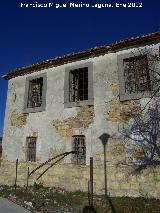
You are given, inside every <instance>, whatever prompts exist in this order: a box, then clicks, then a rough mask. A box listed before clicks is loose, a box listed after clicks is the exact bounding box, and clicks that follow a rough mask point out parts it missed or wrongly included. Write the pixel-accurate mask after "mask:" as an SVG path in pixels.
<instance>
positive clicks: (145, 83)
mask: <svg viewBox="0 0 160 213" xmlns="http://www.w3.org/2000/svg"><path fill="white" fill-rule="evenodd" d="M123 64H124V79H125V92H127V93H137V92H143V91H148V90H150V89H151V85H150V76H149V68H148V61H147V56H146V55H145V56H137V57H133V58H127V59H124V60H123Z"/></svg>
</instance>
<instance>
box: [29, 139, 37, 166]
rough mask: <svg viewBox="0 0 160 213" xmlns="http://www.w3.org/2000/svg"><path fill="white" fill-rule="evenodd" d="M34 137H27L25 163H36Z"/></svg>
mask: <svg viewBox="0 0 160 213" xmlns="http://www.w3.org/2000/svg"><path fill="white" fill-rule="evenodd" d="M36 140H37V138H36V137H27V161H31V162H34V161H36Z"/></svg>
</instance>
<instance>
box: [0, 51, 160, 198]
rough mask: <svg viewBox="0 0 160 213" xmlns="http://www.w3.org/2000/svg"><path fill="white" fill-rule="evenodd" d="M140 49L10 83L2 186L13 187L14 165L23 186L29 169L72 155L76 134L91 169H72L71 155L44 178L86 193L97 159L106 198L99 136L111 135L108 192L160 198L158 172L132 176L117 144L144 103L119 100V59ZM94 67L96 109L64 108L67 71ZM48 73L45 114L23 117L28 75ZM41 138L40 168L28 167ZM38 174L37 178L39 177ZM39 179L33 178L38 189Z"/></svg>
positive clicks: (98, 188) (99, 188)
mask: <svg viewBox="0 0 160 213" xmlns="http://www.w3.org/2000/svg"><path fill="white" fill-rule="evenodd" d="M134 50H135V49H134V48H132V49H130V50H121V51H119V52H115V53H108V54H106V55H103V56H99V57H94V58H89V59H85V60H81V61H76V62H73V63H69V64H64V65H61V66H58V67H52V68H48V69H44V70H40V71H39V72H37V73H31V74H26V75H25V76H19V77H15V78H13V79H11V80H9V85H8V96H7V105H6V114H5V122H4V134H3V162H2V166H1V168H0V169H1V170H0V184H10V185H13V184H14V177H15V161H16V159H19V167H18V184H19V185H24V184H26V175H27V166H28V165H29V167H30V169H32V168H34V167H35V166H37V165H39V164H40V163H43V162H45V161H46V160H48V158H50V157H53V156H56V155H57V154H60V153H62V152H67V151H71V150H72V136H73V135H76V134H77V132H78V133H79V134H82V135H84V136H85V141H86V165H84V166H78V165H73V164H71V156H67V157H66V158H65V159H64V160H63V161H62V162H61V163H60V164H59V165H57V166H55V167H54V168H52V169H50V170H49V171H48V172H47V173H46V174H45V175H44V176H43V177H42V178H41V179H40V181H41V182H43V184H45V185H49V186H59V187H64V188H66V189H67V190H83V191H87V187H88V186H87V185H88V179H89V161H90V157H93V159H94V189H95V193H97V194H103V193H104V169H103V168H104V161H103V159H104V153H103V150H104V147H103V146H102V143H101V140H100V138H99V137H100V136H101V135H102V134H104V133H107V134H109V135H110V140H109V142H108V144H107V180H108V191H109V193H110V194H111V195H113V196H152V197H160V187H158V186H159V185H158V184H159V177H160V173H159V169H158V168H157V169H153V170H152V169H147V170H145V171H144V172H143V173H142V174H140V175H135V174H133V168H132V167H131V166H129V165H128V162H127V154H126V152H125V148H124V147H123V145H122V144H121V142H120V141H118V140H117V138H118V137H117V133H119V129H120V128H121V127H122V126H123V125H127V122H128V121H129V120H130V118H131V117H132V115H133V114H134V115H135V114H136V113H139V112H140V110H141V104H142V101H141V100H136V101H135V100H131V101H124V102H120V101H119V87H120V85H119V80H118V66H117V56H118V55H121V54H124V53H125V54H126V53H128V52H132V51H134ZM88 62H91V63H93V82H92V83H93V94H94V105H93V106H83V107H80V106H76V107H72V108H66V107H65V106H64V78H65V70H66V69H67V67H70V66H72V65H73V66H76V65H77V66H79V65H80V66H81V65H83V64H84V63H88ZM42 73H46V77H47V84H46V85H47V90H46V109H45V110H44V111H42V112H36V113H28V114H25V113H24V97H25V82H26V78H27V77H29V76H35V77H36V75H39V74H42ZM33 136H34V137H35V136H36V137H37V141H36V163H30V164H27V163H26V138H27V137H33ZM36 175H38V174H37V173H36ZM34 179H35V176H34V175H33V178H32V177H31V179H30V184H33V182H34Z"/></svg>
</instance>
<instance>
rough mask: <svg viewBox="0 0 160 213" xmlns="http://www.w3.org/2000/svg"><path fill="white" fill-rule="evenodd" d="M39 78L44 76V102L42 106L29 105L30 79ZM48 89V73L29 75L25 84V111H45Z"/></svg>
mask: <svg viewBox="0 0 160 213" xmlns="http://www.w3.org/2000/svg"><path fill="white" fill-rule="evenodd" d="M38 78H43V88H42V104H41V106H40V107H28V93H29V83H30V81H32V80H35V79H38ZM46 91H47V75H46V73H43V74H39V75H34V76H29V77H27V78H26V84H25V95H24V113H31V112H41V111H44V110H45V108H46Z"/></svg>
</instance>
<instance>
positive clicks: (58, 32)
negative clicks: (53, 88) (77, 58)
mask: <svg viewBox="0 0 160 213" xmlns="http://www.w3.org/2000/svg"><path fill="white" fill-rule="evenodd" d="M36 2H38V3H54V4H63V3H66V4H67V7H66V8H58V9H56V8H54V7H52V8H24V7H22V8H21V7H20V4H21V3H26V4H27V3H36ZM81 2H82V3H87V4H90V5H91V4H92V5H93V4H96V3H99V4H102V3H103V4H104V3H108V4H109V3H112V4H113V6H114V7H113V8H101V9H98V8H92V7H90V8H84V7H82V8H70V7H69V3H81ZM116 2H117V3H128V2H132V3H137V4H136V6H138V5H141V4H139V3H142V7H140V8H138V7H136V8H122V7H120V8H118V7H115V3H116ZM159 11H160V1H159V0H152V1H151V0H139V1H138V0H134V1H132V0H129V1H125V0H122V1H121V0H117V1H116V0H97V1H95V0H92V1H91V0H88V1H87V0H85V1H83V0H81V1H78V0H71V1H63V0H54V1H52V0H41V1H38V0H37V1H30V0H28V1H27V0H21V1H20V0H12V1H11V0H3V1H1V2H0V27H1V28H0V59H1V60H0V74H3V73H5V72H7V71H9V70H11V69H15V68H18V67H22V66H25V65H29V64H33V63H36V62H39V61H42V60H45V59H49V58H53V57H55V56H60V55H64V54H67V53H72V52H77V51H80V50H85V49H87V48H91V47H94V46H98V45H104V44H110V43H112V42H114V41H117V40H120V39H123V38H129V37H133V36H137V35H142V34H148V33H151V32H154V31H158V29H160V12H159ZM6 94H7V81H5V80H3V79H0V136H1V135H2V132H3V121H4V112H5V103H6Z"/></svg>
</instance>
